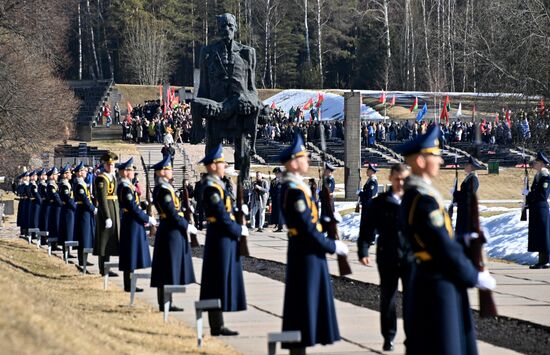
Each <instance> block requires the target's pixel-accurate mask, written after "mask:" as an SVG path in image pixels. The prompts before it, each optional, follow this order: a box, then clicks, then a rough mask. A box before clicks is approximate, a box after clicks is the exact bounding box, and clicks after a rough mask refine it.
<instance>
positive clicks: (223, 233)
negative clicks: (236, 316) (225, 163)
mask: <svg viewBox="0 0 550 355" xmlns="http://www.w3.org/2000/svg"><path fill="white" fill-rule="evenodd" d="M203 204H204V210H205V214H206V220H207V221H208V226H207V228H206V241H205V244H204V257H203V263H202V280H201V293H200V299H201V300H203V299H210V298H219V299H220V300H221V302H222V310H223V311H224V312H237V311H244V310H246V295H245V290H244V279H243V268H242V263H241V257H240V253H239V239H240V237H241V232H242V228H241V226H240V224H238V223H237V222H236V221H235V218H234V216H233V214H232V208H233V206H232V203H231V198H230V196H229V192H228V191H227V189H226V188H225V184H224V183H223V181H222V180H221V179H220V178H218V177H215V176H212V175H208V176H207V178H206V179H205V183H204V189H203Z"/></svg>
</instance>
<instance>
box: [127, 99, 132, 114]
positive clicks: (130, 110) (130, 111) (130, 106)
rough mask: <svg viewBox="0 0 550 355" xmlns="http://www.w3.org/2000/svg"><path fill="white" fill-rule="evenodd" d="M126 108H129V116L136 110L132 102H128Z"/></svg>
mask: <svg viewBox="0 0 550 355" xmlns="http://www.w3.org/2000/svg"><path fill="white" fill-rule="evenodd" d="M126 107H127V108H128V115H131V114H132V111H134V108H133V107H132V104H131V103H130V101H126Z"/></svg>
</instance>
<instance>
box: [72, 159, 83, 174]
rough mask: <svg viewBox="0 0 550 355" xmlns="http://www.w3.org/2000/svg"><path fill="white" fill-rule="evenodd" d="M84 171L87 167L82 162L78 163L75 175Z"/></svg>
mask: <svg viewBox="0 0 550 355" xmlns="http://www.w3.org/2000/svg"><path fill="white" fill-rule="evenodd" d="M83 169H86V167H85V166H84V163H83V162H82V161H81V162H80V163H78V165H77V166H75V167H74V169H73V173H75V174H76V173H78V172H79V171H80V170H83Z"/></svg>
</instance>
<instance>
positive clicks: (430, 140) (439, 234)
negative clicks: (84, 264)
mask: <svg viewBox="0 0 550 355" xmlns="http://www.w3.org/2000/svg"><path fill="white" fill-rule="evenodd" d="M439 136H440V130H439V127H438V126H437V125H435V126H432V127H431V128H429V129H428V131H427V132H426V134H424V135H420V136H418V137H417V138H415V139H414V140H411V141H409V142H407V143H405V144H403V145H401V146H399V147H398V151H399V152H400V153H401V154H402V155H403V156H405V162H406V163H407V164H408V165H410V167H411V172H412V175H411V176H409V177H408V178H407V180H406V181H405V194H404V195H403V200H402V202H401V221H402V224H403V230H404V233H405V235H406V237H407V239H408V241H409V242H410V244H411V248H412V252H413V253H414V256H415V258H416V265H415V269H414V271H413V275H412V277H411V283H410V289H409V292H408V296H407V297H408V300H407V313H408V314H407V315H406V318H407V319H408V322H409V324H410V325H409V327H408V330H407V343H406V344H405V345H406V348H407V354H419V355H420V354H422V355H425V354H446V355H454V354H456V355H466V354H477V345H476V334H475V326H474V323H473V319H472V312H471V310H470V304H469V301H468V294H467V289H468V288H469V287H474V286H476V287H478V288H481V289H494V287H495V286H496V282H495V280H494V279H493V277H492V276H491V275H490V274H489V272H488V271H484V272H478V270H477V269H476V268H475V266H474V264H473V262H472V261H471V260H470V259H469V258H468V257H467V256H466V252H465V250H466V245H468V239H471V238H472V237H473V236H472V235H464V236H462V238H461V240H462V241H459V240H457V239H456V238H454V235H453V230H452V224H451V220H450V218H449V215H448V214H447V210H446V208H445V205H444V203H443V198H442V196H441V194H440V193H439V191H437V190H436V189H435V188H434V187H433V185H432V183H431V181H432V179H433V178H434V177H436V176H437V174H438V172H439V166H440V165H441V164H442V163H443V160H442V159H441V156H440V154H441V151H440V148H439Z"/></svg>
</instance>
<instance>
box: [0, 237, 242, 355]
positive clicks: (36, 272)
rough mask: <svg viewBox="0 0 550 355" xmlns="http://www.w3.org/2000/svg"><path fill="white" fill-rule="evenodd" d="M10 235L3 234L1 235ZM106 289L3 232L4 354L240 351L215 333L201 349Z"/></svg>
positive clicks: (184, 330) (175, 327) (188, 335)
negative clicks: (8, 237) (228, 344)
mask: <svg viewBox="0 0 550 355" xmlns="http://www.w3.org/2000/svg"><path fill="white" fill-rule="evenodd" d="M2 234H4V233H2ZM127 304H128V296H127V294H125V293H124V292H122V290H120V289H115V288H114V287H111V288H110V289H109V290H107V291H104V290H103V289H102V279H101V278H100V276H97V275H88V276H82V275H81V274H79V273H78V272H77V270H76V269H75V267H74V266H73V265H65V264H64V263H63V262H62V261H61V260H60V259H59V258H57V257H50V258H48V256H47V254H46V253H45V251H44V250H37V249H36V247H33V246H29V245H27V244H26V242H25V241H23V240H21V239H19V240H17V239H6V238H0V314H1V315H2V316H1V317H0V344H2V349H1V350H0V352H2V353H4V354H37V353H38V354H54V353H55V354H63V353H70V354H106V353H120V354H168V353H170V354H174V353H184V354H235V353H236V352H235V351H234V350H232V349H231V348H230V347H229V346H227V345H225V344H223V343H222V342H220V341H216V340H215V339H210V340H209V341H208V343H207V344H205V346H204V347H203V348H202V349H201V351H199V350H198V348H197V347H196V345H195V344H196V338H195V332H194V330H193V329H190V328H188V327H186V326H184V325H183V324H182V323H180V322H177V321H175V320H173V318H172V319H171V320H170V321H169V323H168V324H164V323H163V320H162V315H161V314H160V313H159V312H158V311H157V310H154V309H153V308H152V307H150V306H148V305H145V304H144V303H143V302H139V300H138V301H137V302H136V306H135V307H132V308H131V307H129V306H128V305H127Z"/></svg>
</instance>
